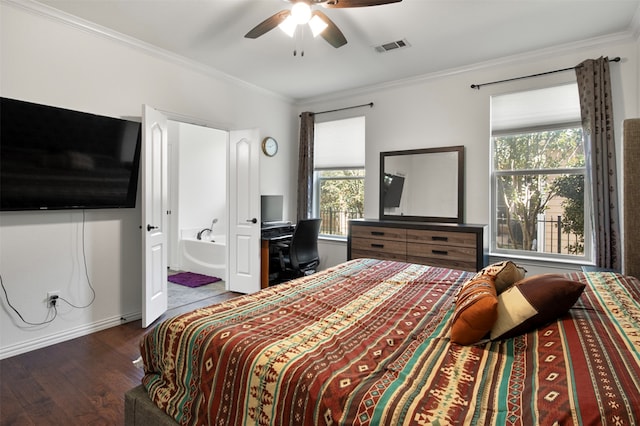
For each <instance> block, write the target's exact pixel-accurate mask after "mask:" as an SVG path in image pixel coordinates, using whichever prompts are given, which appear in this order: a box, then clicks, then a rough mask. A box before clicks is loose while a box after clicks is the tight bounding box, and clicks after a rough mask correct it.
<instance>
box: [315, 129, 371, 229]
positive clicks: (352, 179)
mask: <svg viewBox="0 0 640 426" xmlns="http://www.w3.org/2000/svg"><path fill="white" fill-rule="evenodd" d="M364 125H365V119H364V117H355V118H349V119H344V120H336V121H327V122H324V123H316V125H315V130H314V132H315V133H314V134H315V136H314V194H313V195H314V197H313V198H314V203H313V208H314V212H315V216H316V217H319V218H321V219H322V225H321V228H320V234H322V235H331V236H338V237H346V235H347V224H348V221H349V220H350V219H357V218H362V217H364V176H365V173H364V157H365V150H364V147H365V144H364V128H365V127H364Z"/></svg>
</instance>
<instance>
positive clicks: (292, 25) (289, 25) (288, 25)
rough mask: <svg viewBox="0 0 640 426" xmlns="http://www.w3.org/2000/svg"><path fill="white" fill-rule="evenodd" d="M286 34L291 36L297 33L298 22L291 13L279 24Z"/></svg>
mask: <svg viewBox="0 0 640 426" xmlns="http://www.w3.org/2000/svg"><path fill="white" fill-rule="evenodd" d="M278 28H280V29H281V30H282V31H283V32H284V33H285V34H286V35H288V36H289V37H293V35H294V34H295V33H296V28H298V23H297V22H296V21H295V19H293V17H292V16H291V15H289V16H287V18H286V19H285V20H284V21H282V22H281V23H280V25H278Z"/></svg>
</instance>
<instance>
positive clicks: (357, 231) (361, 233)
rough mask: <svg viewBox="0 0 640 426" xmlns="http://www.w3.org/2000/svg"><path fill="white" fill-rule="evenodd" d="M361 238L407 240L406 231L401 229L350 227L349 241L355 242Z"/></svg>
mask: <svg viewBox="0 0 640 426" xmlns="http://www.w3.org/2000/svg"><path fill="white" fill-rule="evenodd" d="M362 238H365V239H372V238H373V239H376V240H396V241H403V242H404V241H406V239H407V230H406V229H401V228H385V227H381V226H355V225H354V226H352V227H351V239H352V240H353V241H354V242H355V241H356V240H360V239H362Z"/></svg>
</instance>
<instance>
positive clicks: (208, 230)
mask: <svg viewBox="0 0 640 426" xmlns="http://www.w3.org/2000/svg"><path fill="white" fill-rule="evenodd" d="M216 223H218V219H213V220H212V221H211V227H210V228H204V229H203V230H202V231H200V232H198V235H197V236H196V237H197V238H198V239H199V240H201V239H202V234H204V233H205V232H209V233H211V232H213V225H215V224H216Z"/></svg>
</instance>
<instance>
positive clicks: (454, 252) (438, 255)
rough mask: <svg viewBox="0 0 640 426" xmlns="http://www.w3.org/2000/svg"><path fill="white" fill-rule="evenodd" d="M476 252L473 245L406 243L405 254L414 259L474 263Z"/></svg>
mask: <svg viewBox="0 0 640 426" xmlns="http://www.w3.org/2000/svg"><path fill="white" fill-rule="evenodd" d="M476 253H477V252H476V248H475V247H462V246H445V245H443V244H437V243H434V244H431V243H407V256H408V257H410V258H416V259H419V258H427V259H440V260H446V261H461V262H470V263H471V264H473V265H475V262H476ZM419 263H426V262H419Z"/></svg>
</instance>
